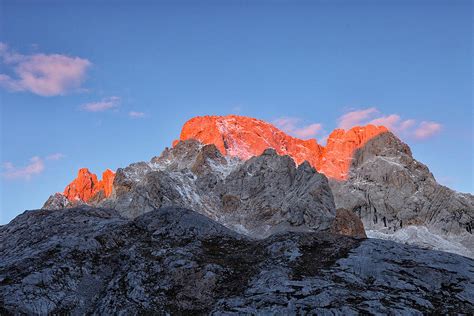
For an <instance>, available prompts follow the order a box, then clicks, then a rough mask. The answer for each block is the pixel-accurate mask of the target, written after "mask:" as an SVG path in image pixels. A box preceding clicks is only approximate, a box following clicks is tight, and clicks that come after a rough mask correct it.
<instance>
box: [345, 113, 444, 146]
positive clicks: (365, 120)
mask: <svg viewBox="0 0 474 316" xmlns="http://www.w3.org/2000/svg"><path fill="white" fill-rule="evenodd" d="M381 114H382V113H380V111H379V110H377V109H376V108H374V107H372V108H367V109H362V110H356V111H351V112H348V113H346V114H344V115H342V116H341V117H340V118H339V119H338V123H339V127H340V128H344V129H349V128H351V127H354V126H358V125H367V124H372V125H379V126H380V125H382V126H385V127H387V128H388V129H390V130H391V131H392V132H393V133H395V134H397V135H398V136H400V137H407V138H415V139H420V140H422V139H427V138H429V137H431V136H433V135H435V134H437V133H438V132H439V131H440V130H441V124H439V123H436V122H427V121H422V122H420V123H418V122H417V121H416V120H414V119H406V120H404V119H402V118H401V117H400V115H398V114H389V115H383V114H382V115H381Z"/></svg>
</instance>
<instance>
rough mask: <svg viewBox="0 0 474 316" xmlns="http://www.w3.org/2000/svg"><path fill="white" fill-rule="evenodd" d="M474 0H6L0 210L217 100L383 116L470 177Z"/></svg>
mask: <svg viewBox="0 0 474 316" xmlns="http://www.w3.org/2000/svg"><path fill="white" fill-rule="evenodd" d="M66 2H67V4H66ZM198 2H199V4H198ZM472 13H473V7H472V2H471V1H453V0H449V1H300V2H298V1H291V2H290V1H209V2H206V1H187V2H183V1H181V2H180V1H173V2H159V1H153V2H152V1H148V2H145V1H128V2H127V1H114V2H112V1H22V0H20V1H18V0H16V1H9V0H0V23H1V25H0V27H1V29H0V42H1V43H3V44H2V45H3V46H2V50H0V55H1V56H0V57H1V58H0V67H1V70H0V74H1V75H0V84H1V86H0V93H1V94H0V97H1V99H0V101H1V157H0V158H1V162H2V179H1V188H0V197H1V203H0V207H1V209H0V224H4V223H6V222H8V221H10V220H11V219H12V218H13V217H14V216H16V215H18V214H19V213H21V212H23V211H24V210H25V209H35V208H39V207H41V206H42V203H43V202H44V201H45V200H46V199H47V198H48V196H49V195H50V194H51V193H54V192H57V191H62V190H63V189H64V187H65V185H66V184H67V183H69V182H70V181H71V180H72V179H73V178H74V177H75V176H76V172H77V169H78V168H80V167H89V168H90V169H91V170H92V171H93V172H96V173H101V172H102V171H103V170H104V169H105V168H111V169H116V168H118V167H123V166H126V165H128V164H129V163H132V162H135V161H143V160H149V159H150V158H151V157H152V156H155V155H158V154H159V153H160V152H161V151H162V150H163V149H164V147H166V146H169V145H170V143H171V142H172V140H173V139H175V138H177V137H178V135H179V132H180V128H181V126H182V124H183V123H184V122H185V121H186V120H187V119H189V118H191V117H193V116H196V115H206V114H216V115H220V114H231V113H234V114H241V115H247V116H252V117H257V118H260V119H263V120H267V121H270V122H280V124H281V122H283V123H284V124H281V126H282V127H284V128H285V129H287V130H290V132H292V133H294V134H295V133H296V134H297V133H299V132H300V133H301V132H302V131H307V130H308V129H307V127H308V126H311V124H316V123H318V124H322V127H321V128H319V129H318V128H315V129H314V134H315V136H316V138H318V139H322V138H324V137H325V136H326V135H327V134H328V133H329V132H330V131H332V130H333V129H334V128H336V127H338V125H341V124H343V123H344V122H346V123H347V119H352V120H353V121H354V120H355V121H357V120H356V119H357V117H358V118H359V122H361V123H366V122H368V121H370V120H373V119H380V120H385V121H387V122H391V123H393V128H394V129H395V130H396V132H397V133H398V134H399V135H400V137H402V139H403V140H404V141H405V142H407V143H408V144H409V145H410V146H411V148H412V150H413V152H414V156H415V158H417V159H418V160H420V161H421V162H423V163H425V164H427V165H428V166H429V167H430V169H431V171H432V172H433V174H434V175H435V177H436V178H437V179H438V181H440V182H441V183H443V184H446V185H448V186H450V187H452V188H454V189H456V190H460V191H463V192H471V193H472V192H473V191H474V184H473V151H474V150H473V143H474V142H473V138H474V136H473V109H472V108H473V100H472V84H473V82H472V71H473V68H472V56H473V51H472V38H473V28H472V27H473V26H472V18H473V16H472ZM53 54H58V55H53ZM60 55H61V56H62V57H64V58H66V60H68V61H73V62H72V66H74V67H76V68H74V69H73V70H71V71H69V70H68V69H67V66H64V65H63V67H62V68H61V67H58V65H57V64H55V62H57V61H58V60H59V59H61V58H62V57H61V56H60ZM73 57H77V58H78V59H73ZM81 61H82V64H81V63H80V62H81ZM85 64H88V66H86V65H85ZM51 65H52V66H51ZM81 65H82V66H81ZM53 66H54V67H56V68H54V71H53V72H52V74H51V73H47V76H51V77H46V78H39V79H38V80H39V81H38V82H36V83H37V84H36V85H35V84H32V83H28V82H22V81H21V80H20V79H21V78H20V79H19V75H20V73H22V74H23V75H24V76H27V75H28V74H30V75H33V76H39V75H41V71H46V72H48V71H49V68H47V67H53ZM45 67H46V70H45ZM81 67H82V68H81ZM21 69H23V70H21ZM25 69H26V70H25ZM21 71H23V72H21ZM25 73H26V74H25ZM68 73H69V74H70V77H67V74H68ZM43 75H44V74H43ZM74 76H75V77H74ZM43 83H44V85H43V86H42V84H43ZM48 85H49V86H48ZM54 85H56V86H54ZM45 86H46V87H45ZM51 86H54V87H55V88H54V89H52V90H51V89H49V90H48V87H51ZM111 98H112V99H111ZM91 103H92V105H91ZM94 103H95V104H94ZM87 104H89V106H87ZM94 106H95V107H94ZM107 106H109V107H111V108H109V109H108V110H104V111H99V112H90V111H87V110H86V109H89V110H90V109H94V108H95V109H104V108H107ZM130 112H137V113H143V117H131V116H130ZM349 112H352V113H349ZM347 113H349V114H347ZM364 113H365V114H366V117H365V118H361V117H363V116H364V115H363V114H364ZM140 115H141V114H136V115H135V116H140ZM344 115H346V116H345V118H346V121H341V117H343V116H344ZM390 115H391V116H390ZM282 118H283V120H282ZM278 119H280V120H279V121H277V120H278ZM423 122H425V123H423ZM430 124H431V125H430ZM433 124H434V125H433ZM313 127H314V125H313ZM318 127H319V126H318ZM426 127H428V129H429V130H428V132H427V133H425V134H423V129H424V128H426ZM430 128H431V129H430ZM419 130H421V132H419ZM417 131H418V132H417ZM425 132H426V131H425ZM32 157H37V158H34V159H33V160H32V161H30V159H31V158H32Z"/></svg>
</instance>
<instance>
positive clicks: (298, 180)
mask: <svg viewBox="0 0 474 316" xmlns="http://www.w3.org/2000/svg"><path fill="white" fill-rule="evenodd" d="M100 205H101V206H103V207H107V208H113V209H117V210H118V211H119V212H120V214H122V215H123V216H125V217H128V218H134V217H136V216H138V215H141V214H144V213H146V212H149V211H151V210H152V209H155V208H159V207H164V206H180V207H185V208H190V209H193V210H195V211H197V212H199V213H201V214H204V215H206V216H208V217H210V218H212V219H214V220H216V221H218V222H219V223H222V224H223V225H225V226H227V227H229V228H231V229H233V230H236V231H239V232H241V233H244V234H247V235H249V236H254V237H266V236H268V235H270V234H272V233H275V232H277V231H281V230H284V231H287V230H311V231H323V230H328V229H329V228H330V227H331V224H332V222H333V221H334V218H335V206H334V200H333V197H332V193H331V190H330V188H329V184H328V181H327V178H326V177H325V176H324V175H322V174H320V173H318V172H316V171H315V170H314V169H313V168H312V167H311V166H310V165H309V164H308V163H303V164H301V165H300V166H298V167H296V165H295V163H294V162H293V160H292V159H291V158H290V157H288V156H279V155H278V154H277V153H276V152H275V151H274V150H272V149H268V150H266V151H265V152H264V153H263V154H262V155H260V156H258V157H253V158H251V159H249V160H247V161H245V162H242V161H240V160H236V159H231V158H226V157H223V156H222V155H221V153H220V152H219V151H218V150H217V148H216V147H215V146H214V145H205V146H204V145H202V144H201V143H199V142H197V141H194V140H188V141H184V142H180V143H178V144H177V146H176V147H174V148H172V149H166V150H165V151H164V152H163V154H162V155H161V156H160V157H155V158H153V159H152V160H151V162H149V163H144V162H141V163H135V164H132V165H130V166H128V167H127V168H124V169H118V170H117V174H116V178H115V181H114V189H113V192H112V196H111V198H110V199H108V200H105V201H103V202H101V204H100Z"/></svg>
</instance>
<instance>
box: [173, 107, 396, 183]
mask: <svg viewBox="0 0 474 316" xmlns="http://www.w3.org/2000/svg"><path fill="white" fill-rule="evenodd" d="M384 132H388V129H387V128H386V127H384V126H374V125H367V126H356V127H353V128H351V129H349V130H344V129H336V130H334V131H333V132H332V133H331V135H330V136H329V138H328V142H327V145H326V146H322V145H320V144H318V142H317V140H316V139H308V140H302V139H299V138H296V137H293V136H290V135H288V134H286V133H285V132H283V131H282V130H280V129H278V128H277V127H275V126H273V125H272V124H270V123H267V122H264V121H262V120H258V119H255V118H251V117H246V116H238V115H227V116H197V117H193V118H192V119H190V120H189V121H187V122H186V123H185V124H184V126H183V128H182V130H181V135H180V140H187V139H197V140H199V141H201V142H202V143H204V144H214V145H215V146H216V147H217V149H219V151H220V152H221V153H222V154H223V155H228V156H233V157H239V158H240V159H244V160H246V159H249V158H250V157H252V156H258V155H261V154H262V153H263V151H264V150H265V149H267V148H273V149H275V150H276V152H277V153H278V154H279V155H289V156H290V157H291V158H293V160H294V161H295V163H296V164H298V165H299V164H301V163H303V162H304V161H308V162H309V163H310V164H311V166H313V167H314V168H316V169H317V170H318V171H320V172H322V173H324V174H325V175H326V176H328V177H330V178H334V179H337V180H345V179H346V178H347V175H348V171H349V168H350V164H351V160H352V156H353V154H354V151H355V150H356V149H358V148H360V147H362V146H363V145H364V144H365V143H367V141H369V140H370V139H372V138H374V137H376V136H377V135H379V134H381V133H384ZM176 143H177V141H175V142H173V146H175V145H176Z"/></svg>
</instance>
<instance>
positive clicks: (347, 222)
mask: <svg viewBox="0 0 474 316" xmlns="http://www.w3.org/2000/svg"><path fill="white" fill-rule="evenodd" d="M332 231H333V232H334V233H336V234H341V235H344V236H353V237H358V238H367V235H366V233H365V229H364V224H363V223H362V221H361V220H360V218H359V217H358V216H357V215H356V214H355V213H354V212H352V211H349V210H346V209H344V208H338V209H337V210H336V218H335V220H334V222H333V227H332Z"/></svg>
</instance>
